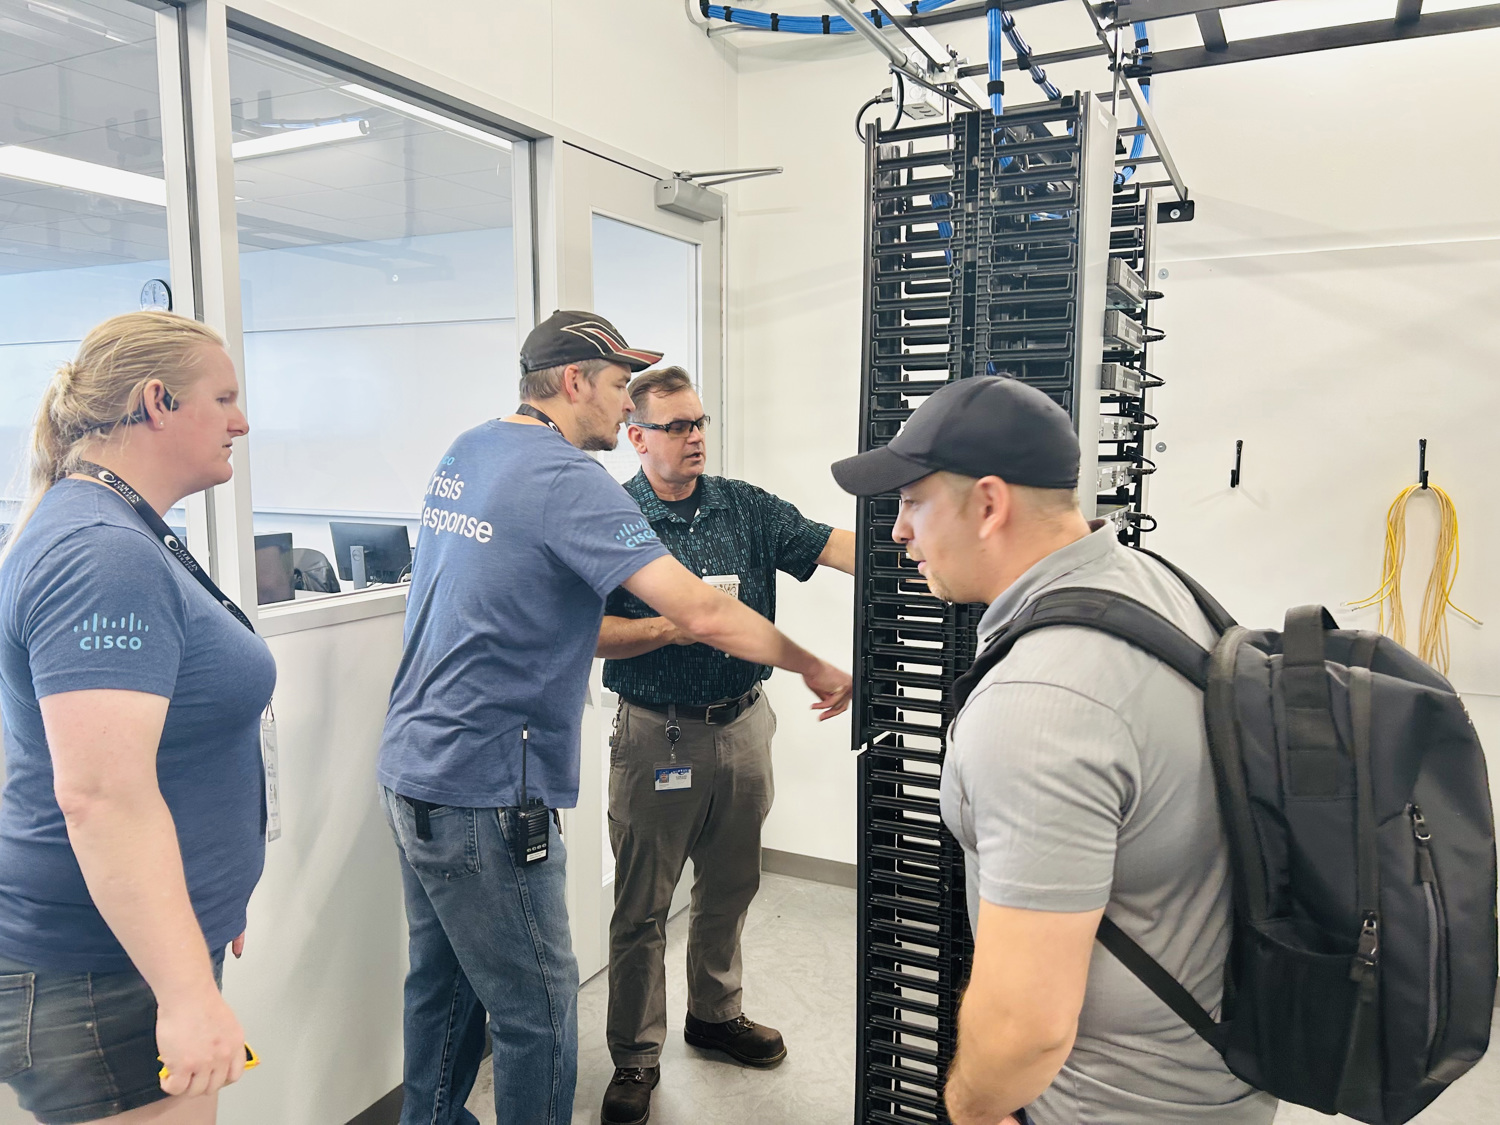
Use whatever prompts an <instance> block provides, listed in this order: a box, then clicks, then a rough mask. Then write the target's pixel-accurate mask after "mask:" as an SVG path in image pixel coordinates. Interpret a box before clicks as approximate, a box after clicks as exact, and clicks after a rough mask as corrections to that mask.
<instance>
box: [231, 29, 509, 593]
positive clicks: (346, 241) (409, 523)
mask: <svg viewBox="0 0 1500 1125" xmlns="http://www.w3.org/2000/svg"><path fill="white" fill-rule="evenodd" d="M230 95H231V105H232V114H233V122H234V148H233V151H234V156H235V195H236V196H237V197H238V205H237V206H238V214H239V244H240V282H241V289H242V300H243V305H244V330H245V336H244V340H245V383H246V387H245V390H246V398H247V403H248V413H249V419H250V437H249V444H250V469H251V474H250V476H251V503H252V507H253V509H254V512H255V530H256V533H257V535H258V536H266V535H286V534H290V535H291V536H292V544H293V548H294V552H308V551H312V552H316V553H317V555H319V556H322V558H323V559H325V560H327V561H328V562H329V563H333V564H336V569H337V571H338V585H339V588H340V590H341V591H347V590H349V589H351V588H353V586H354V584H355V583H356V582H357V581H358V575H357V573H356V571H357V568H356V567H355V565H354V563H355V561H356V560H355V558H354V557H353V556H352V555H351V552H350V548H351V546H355V547H362V548H364V553H365V557H366V562H367V564H368V565H367V573H366V577H367V579H368V580H369V581H371V582H375V581H380V582H385V581H392V580H395V579H396V578H398V577H399V576H400V574H401V571H402V570H403V569H404V566H405V564H406V561H407V556H406V555H405V548H404V547H403V545H402V544H401V543H400V542H399V537H397V536H395V535H394V534H393V533H392V532H390V530H389V527H390V526H391V525H394V524H400V525H403V526H405V527H406V528H408V529H409V531H410V540H411V541H412V542H415V540H416V527H417V521H418V519H419V518H420V514H421V511H422V498H423V494H424V492H425V489H426V484H427V478H428V477H429V476H430V475H431V473H432V470H433V468H434V466H435V465H436V464H437V462H438V459H439V458H440V457H441V456H442V453H443V451H444V450H445V449H446V448H447V447H448V445H449V444H450V443H451V442H452V441H453V438H454V437H455V436H456V435H457V434H458V433H459V432H460V431H462V430H464V429H466V428H468V427H470V426H474V425H478V424H479V423H480V422H482V421H483V420H484V419H486V418H493V417H496V416H497V415H501V414H505V413H508V412H510V411H511V410H512V409H514V407H515V404H516V401H517V398H516V395H517V391H516V383H517V375H518V369H517V357H516V352H517V341H516V323H515V267H514V252H513V248H512V238H511V233H512V232H511V228H512V211H513V208H512V204H511V175H512V156H513V153H512V150H511V145H510V142H509V141H507V140H505V139H504V138H502V137H499V136H494V135H491V134H489V133H486V132H484V131H481V130H479V129H477V128H475V127H473V126H471V125H468V124H466V123H463V122H459V121H456V120H452V119H450V118H448V117H446V116H444V115H441V114H438V113H435V112H433V111H431V110H429V109H427V108H425V107H422V106H419V105H416V104H414V103H412V102H410V101H407V100H405V99H403V98H400V97H397V96H396V95H394V94H391V93H389V92H387V91H384V90H377V89H374V88H371V87H368V86H365V85H362V84H361V83H358V82H355V81H353V80H351V79H350V78H348V77H346V76H341V75H339V74H336V73H334V72H332V71H324V70H318V69H314V68H312V67H310V66H307V65H305V64H303V63H301V62H295V61H292V60H290V59H286V58H283V57H280V56H278V55H274V54H271V53H269V52H267V51H265V50H263V49H261V48H259V47H256V46H252V45H250V44H248V43H241V42H235V43H232V44H231V49H230ZM332 525H358V526H354V527H344V528H342V529H338V528H334V527H333V526H332ZM372 525H373V527H372ZM382 527H384V528H385V529H386V530H382ZM335 532H337V534H336V533H335ZM262 545H263V546H265V545H267V544H266V543H263V544H262ZM267 553H268V554H270V552H267ZM297 558H298V559H299V560H302V561H304V562H310V563H311V564H314V565H315V564H316V563H317V562H318V559H317V558H316V557H315V556H310V555H307V554H297ZM298 569H299V570H304V568H303V567H301V566H299V567H298ZM304 573H305V572H304ZM304 585H320V584H319V583H314V582H304ZM262 587H263V589H262V594H261V596H262V597H263V598H265V597H267V594H268V590H267V589H266V584H265V583H262ZM295 596H296V597H297V598H298V599H302V598H309V597H318V596H323V595H322V594H320V593H319V592H317V591H316V590H313V589H302V590H298V591H296V595H295Z"/></svg>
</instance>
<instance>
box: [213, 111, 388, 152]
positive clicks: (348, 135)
mask: <svg viewBox="0 0 1500 1125" xmlns="http://www.w3.org/2000/svg"><path fill="white" fill-rule="evenodd" d="M369 132H370V123H369V122H368V121H366V120H364V119H363V118H356V119H354V120H353V121H335V122H333V123H332V124H329V125H311V126H309V127H308V128H306V129H283V130H281V131H280V132H276V133H272V134H271V135H270V136H269V137H255V138H254V139H252V140H248V141H235V142H234V144H232V145H230V146H229V151H230V153H231V154H232V155H233V156H234V158H235V159H236V160H248V159H250V158H251V157H255V156H270V155H271V154H272V153H275V152H291V151H292V150H294V149H299V148H309V147H311V146H312V145H326V144H332V143H334V142H335V141H352V140H355V139H356V138H358V137H363V136H366V135H367V134H368V133H369Z"/></svg>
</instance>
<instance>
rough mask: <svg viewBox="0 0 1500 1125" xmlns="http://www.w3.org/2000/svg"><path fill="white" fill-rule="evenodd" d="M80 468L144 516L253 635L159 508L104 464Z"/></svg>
mask: <svg viewBox="0 0 1500 1125" xmlns="http://www.w3.org/2000/svg"><path fill="white" fill-rule="evenodd" d="M79 469H80V471H82V472H84V473H87V474H88V475H89V476H91V477H93V478H94V479H95V480H97V481H99V482H101V483H102V484H107V485H109V487H110V488H112V489H114V490H115V491H116V492H118V493H119V494H120V496H121V498H122V499H124V501H125V503H127V504H129V505H130V506H131V507H132V508H134V509H135V514H136V515H138V516H140V517H141V522H143V523H144V524H145V525H146V526H147V527H149V528H150V529H151V533H152V534H153V535H155V536H156V538H157V539H159V540H161V545H162V546H163V547H165V548H166V549H167V550H169V551H171V552H172V557H173V558H175V559H176V560H177V561H178V562H180V563H181V564H182V565H183V566H184V567H186V568H187V572H188V573H189V574H191V575H192V576H193V577H194V578H196V579H197V580H198V585H200V586H202V587H203V588H204V589H205V590H207V591H208V592H209V593H210V594H212V595H213V599H214V601H216V602H218V603H219V604H220V605H221V606H223V607H224V608H225V609H227V610H228V611H229V612H230V613H232V614H234V619H235V620H236V621H238V622H239V623H240V624H241V625H243V626H244V627H245V628H246V629H249V630H250V631H251V632H252V633H253V632H255V626H254V625H252V624H250V619H249V618H248V617H246V616H245V614H244V611H243V610H241V609H240V607H239V606H237V605H235V604H234V602H232V601H230V600H229V599H228V598H226V597H225V596H224V591H223V590H221V589H219V588H218V587H217V586H216V585H214V580H213V579H212V578H210V577H209V576H208V572H207V571H205V570H204V569H203V568H202V567H201V566H199V565H198V560H197V559H195V558H193V556H192V555H190V554H189V553H188V549H187V547H186V546H184V545H183V542H182V540H181V539H179V538H177V536H176V535H175V534H174V533H173V531H172V529H171V528H170V527H168V526H167V524H166V521H165V520H163V519H162V518H161V516H159V515H157V514H156V509H155V508H153V507H152V506H151V505H150V504H148V503H146V499H145V497H143V496H142V495H141V494H140V493H139V492H137V491H136V490H135V489H133V488H131V487H130V485H128V484H126V483H125V482H124V481H123V480H121V479H120V477H119V476H118V475H117V474H115V473H113V472H111V471H110V470H109V469H106V468H104V466H102V465H95V464H94V463H93V462H91V461H84V462H82V463H81V464H80V465H79Z"/></svg>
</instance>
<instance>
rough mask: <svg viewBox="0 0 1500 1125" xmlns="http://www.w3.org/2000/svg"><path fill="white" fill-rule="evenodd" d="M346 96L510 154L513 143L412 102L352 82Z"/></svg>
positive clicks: (346, 87) (346, 88)
mask: <svg viewBox="0 0 1500 1125" xmlns="http://www.w3.org/2000/svg"><path fill="white" fill-rule="evenodd" d="M343 91H344V93H346V94H353V95H354V96H355V97H356V98H364V99H365V101H369V102H374V103H375V104H376V105H383V106H385V107H386V108H387V109H394V110H395V111H396V112H397V113H404V114H405V115H406V116H407V117H415V118H416V119H417V120H418V121H425V122H427V124H429V125H436V126H437V127H438V128H439V129H446V130H447V131H448V132H450V133H458V134H459V135H461V136H465V137H470V138H472V139H473V140H476V141H480V142H482V143H484V144H487V145H491V146H493V147H494V148H503V149H504V150H505V151H506V152H509V151H510V150H511V148H512V145H511V143H510V142H509V141H508V140H506V139H505V138H504V137H497V136H496V135H495V134H494V133H487V132H485V131H484V130H483V129H477V128H475V127H474V126H473V125H465V124H464V123H463V122H462V121H455V120H454V119H453V118H451V117H445V116H444V115H443V114H441V113H436V112H434V111H433V110H430V109H424V108H423V107H422V106H419V105H413V104H412V103H411V102H408V101H402V100H401V99H400V98H394V97H392V96H391V95H390V94H383V93H381V92H380V91H379V90H372V89H370V87H368V86H361V85H359V84H357V83H354V82H351V83H349V84H348V85H346V86H344V87H343Z"/></svg>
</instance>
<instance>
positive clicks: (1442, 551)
mask: <svg viewBox="0 0 1500 1125" xmlns="http://www.w3.org/2000/svg"><path fill="white" fill-rule="evenodd" d="M1417 492H1430V493H1431V494H1432V495H1433V496H1434V497H1435V498H1436V499H1437V504H1438V520H1439V525H1438V542H1437V555H1436V557H1435V558H1434V559H1433V562H1432V573H1431V574H1429V575H1428V576H1427V591H1426V593H1425V594H1424V595H1423V596H1422V617H1421V624H1420V626H1419V631H1420V634H1421V636H1420V640H1419V642H1418V648H1417V655H1418V656H1420V657H1421V658H1422V659H1423V660H1425V661H1427V663H1429V664H1431V665H1432V666H1433V667H1434V668H1436V669H1437V670H1438V671H1440V672H1442V673H1444V674H1446V673H1447V671H1448V610H1450V609H1451V610H1453V611H1454V612H1455V613H1461V614H1463V616H1465V617H1467V618H1468V619H1469V620H1470V621H1472V622H1474V624H1476V625H1480V624H1482V622H1481V621H1480V620H1479V619H1478V618H1476V617H1474V616H1473V615H1472V614H1469V613H1465V612H1464V611H1463V610H1461V609H1459V608H1458V606H1456V605H1454V604H1453V600H1452V597H1451V595H1452V593H1453V583H1454V581H1455V580H1456V579H1457V577H1458V509H1457V508H1456V507H1454V504H1453V498H1452V497H1451V496H1449V495H1448V494H1447V493H1446V492H1444V491H1443V490H1442V489H1441V488H1439V487H1438V486H1437V485H1435V484H1429V485H1428V487H1427V488H1425V489H1424V488H1423V487H1422V486H1421V485H1417V484H1413V485H1411V486H1409V487H1407V488H1404V489H1402V490H1401V494H1400V495H1399V496H1397V497H1396V499H1395V500H1393V501H1392V502H1391V506H1390V510H1389V511H1387V512H1386V514H1385V564H1384V567H1383V569H1382V571H1381V576H1380V589H1378V590H1376V591H1375V592H1374V593H1373V594H1371V595H1370V596H1369V597H1368V598H1365V599H1363V600H1362V601H1357V602H1348V603H1346V604H1348V605H1349V606H1350V607H1351V608H1354V609H1364V608H1366V607H1367V606H1372V605H1379V607H1380V626H1379V627H1380V631H1381V632H1382V633H1385V634H1386V635H1387V636H1389V637H1390V638H1391V639H1392V640H1394V641H1395V642H1396V643H1397V644H1399V645H1404V644H1405V643H1406V615H1405V612H1404V610H1403V608H1402V605H1401V568H1402V566H1403V565H1404V564H1405V562H1406V504H1407V501H1408V500H1410V499H1411V497H1412V494H1413V493H1417Z"/></svg>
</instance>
